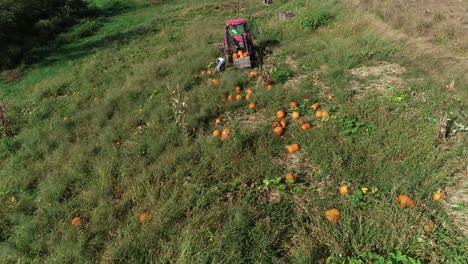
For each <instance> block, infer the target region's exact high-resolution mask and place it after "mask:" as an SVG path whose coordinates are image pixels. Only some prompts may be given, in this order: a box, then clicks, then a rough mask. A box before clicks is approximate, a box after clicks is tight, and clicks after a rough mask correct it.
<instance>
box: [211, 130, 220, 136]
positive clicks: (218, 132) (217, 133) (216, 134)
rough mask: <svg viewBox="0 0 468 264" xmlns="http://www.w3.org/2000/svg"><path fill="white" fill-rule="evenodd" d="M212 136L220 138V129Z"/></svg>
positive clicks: (214, 131)
mask: <svg viewBox="0 0 468 264" xmlns="http://www.w3.org/2000/svg"><path fill="white" fill-rule="evenodd" d="M212 135H213V137H219V136H220V135H221V131H219V129H215V130H213V133H212Z"/></svg>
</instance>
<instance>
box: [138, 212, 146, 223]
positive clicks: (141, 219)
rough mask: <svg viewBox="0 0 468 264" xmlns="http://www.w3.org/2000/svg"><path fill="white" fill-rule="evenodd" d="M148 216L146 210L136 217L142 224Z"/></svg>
mask: <svg viewBox="0 0 468 264" xmlns="http://www.w3.org/2000/svg"><path fill="white" fill-rule="evenodd" d="M148 217H149V214H148V213H147V212H144V213H142V214H141V215H140V216H139V217H138V221H140V223H141V224H143V223H144V222H145V221H146V219H148Z"/></svg>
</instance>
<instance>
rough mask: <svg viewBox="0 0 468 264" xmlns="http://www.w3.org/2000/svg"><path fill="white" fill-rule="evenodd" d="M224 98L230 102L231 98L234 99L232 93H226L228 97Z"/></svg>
mask: <svg viewBox="0 0 468 264" xmlns="http://www.w3.org/2000/svg"><path fill="white" fill-rule="evenodd" d="M226 100H227V101H228V102H231V101H232V100H234V96H232V94H230V95H228V97H227V98H226Z"/></svg>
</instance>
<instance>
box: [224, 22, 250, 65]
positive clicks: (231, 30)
mask: <svg viewBox="0 0 468 264" xmlns="http://www.w3.org/2000/svg"><path fill="white" fill-rule="evenodd" d="M252 52H253V45H252V36H251V35H250V32H249V31H248V29H247V23H246V22H245V19H243V18H238V19H233V20H228V21H226V34H225V35H224V54H225V55H226V59H227V61H229V62H232V63H234V67H236V68H247V67H251V66H252V64H251V58H252Z"/></svg>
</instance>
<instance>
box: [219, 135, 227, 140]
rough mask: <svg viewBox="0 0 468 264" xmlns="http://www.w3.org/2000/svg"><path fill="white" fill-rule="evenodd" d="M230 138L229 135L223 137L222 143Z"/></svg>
mask: <svg viewBox="0 0 468 264" xmlns="http://www.w3.org/2000/svg"><path fill="white" fill-rule="evenodd" d="M228 138H229V135H221V141H225V140H227V139H228Z"/></svg>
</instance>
